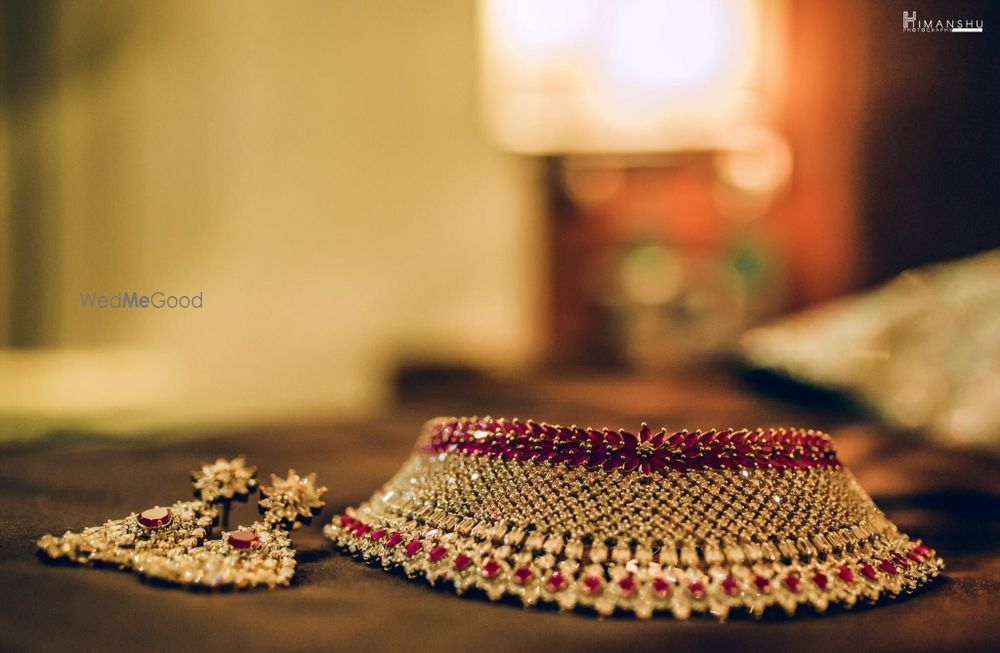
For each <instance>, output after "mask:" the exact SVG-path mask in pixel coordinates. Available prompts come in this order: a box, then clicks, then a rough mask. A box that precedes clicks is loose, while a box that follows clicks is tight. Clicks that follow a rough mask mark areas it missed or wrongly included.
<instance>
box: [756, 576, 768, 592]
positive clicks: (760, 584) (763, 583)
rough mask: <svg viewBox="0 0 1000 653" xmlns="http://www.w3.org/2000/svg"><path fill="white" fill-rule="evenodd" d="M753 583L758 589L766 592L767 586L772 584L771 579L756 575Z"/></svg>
mask: <svg viewBox="0 0 1000 653" xmlns="http://www.w3.org/2000/svg"><path fill="white" fill-rule="evenodd" d="M753 584H754V585H756V586H757V590H758V591H761V592H766V591H767V588H769V587H770V586H771V581H769V580H768V579H766V578H764V577H763V576H754V579H753Z"/></svg>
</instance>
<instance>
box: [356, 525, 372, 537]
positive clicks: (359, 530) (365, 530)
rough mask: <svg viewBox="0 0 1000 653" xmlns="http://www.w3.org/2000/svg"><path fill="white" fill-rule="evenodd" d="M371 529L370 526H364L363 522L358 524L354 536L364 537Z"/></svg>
mask: <svg viewBox="0 0 1000 653" xmlns="http://www.w3.org/2000/svg"><path fill="white" fill-rule="evenodd" d="M371 529H372V527H371V526H369V525H368V524H362V523H361V522H358V523H357V524H355V525H354V534H355V535H357V536H358V537H363V536H364V535H367V534H368V532H369V531H371Z"/></svg>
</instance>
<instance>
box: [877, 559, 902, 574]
mask: <svg viewBox="0 0 1000 653" xmlns="http://www.w3.org/2000/svg"><path fill="white" fill-rule="evenodd" d="M878 568H879V569H881V570H882V571H884V572H885V573H887V574H889V575H891V576H895V575H896V574H897V573H899V571H898V570H897V569H896V567H895V566H894V565H893V564H892V563H891V562H889V561H888V560H883V561H882V562H880V563H878Z"/></svg>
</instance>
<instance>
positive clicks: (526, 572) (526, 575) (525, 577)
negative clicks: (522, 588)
mask: <svg viewBox="0 0 1000 653" xmlns="http://www.w3.org/2000/svg"><path fill="white" fill-rule="evenodd" d="M534 575H535V574H534V572H532V571H531V568H530V567H518V568H517V569H516V570H515V571H514V582H515V583H517V584H518V585H524V584H525V583H527V582H528V581H529V580H531V577H532V576H534Z"/></svg>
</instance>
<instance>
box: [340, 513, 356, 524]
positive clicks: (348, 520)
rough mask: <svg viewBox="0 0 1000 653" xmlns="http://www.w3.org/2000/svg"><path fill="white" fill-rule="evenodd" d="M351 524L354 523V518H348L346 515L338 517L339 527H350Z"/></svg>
mask: <svg viewBox="0 0 1000 653" xmlns="http://www.w3.org/2000/svg"><path fill="white" fill-rule="evenodd" d="M353 523H354V518H353V517H349V516H348V515H341V516H340V525H341V526H350V525H351V524H353Z"/></svg>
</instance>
